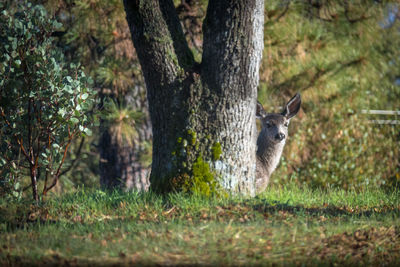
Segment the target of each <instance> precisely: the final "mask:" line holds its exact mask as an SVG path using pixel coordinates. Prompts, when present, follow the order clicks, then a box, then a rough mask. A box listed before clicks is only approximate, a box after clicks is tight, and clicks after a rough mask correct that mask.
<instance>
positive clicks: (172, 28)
mask: <svg viewBox="0 0 400 267" xmlns="http://www.w3.org/2000/svg"><path fill="white" fill-rule="evenodd" d="M124 4H125V10H126V13H127V20H128V24H129V27H130V30H131V34H132V39H133V42H134V45H135V48H136V51H137V54H138V57H139V60H140V63H141V66H142V71H143V74H144V77H145V81H146V86H147V93H148V100H149V111H150V116H151V120H152V126H153V163H152V173H151V177H150V180H151V187H152V188H153V189H154V190H156V191H161V192H165V191H171V190H175V189H178V190H180V189H182V188H183V187H185V186H187V185H188V184H194V185H195V186H200V187H203V186H204V185H205V186H206V187H207V186H209V187H211V185H212V184H213V183H212V181H210V174H212V175H213V176H215V177H217V179H218V182H219V184H220V185H222V187H223V188H225V189H227V190H228V191H229V192H231V193H240V194H246V195H253V194H254V189H255V166H256V160H255V155H256V154H255V152H256V142H255V140H256V126H255V109H256V97H257V91H256V89H257V85H258V70H259V63H260V59H261V55H262V49H263V12H264V2H263V0H241V1H235V3H232V2H231V1H225V0H223V1H220V0H211V1H209V5H208V10H207V16H206V19H205V21H204V24H203V28H204V43H203V59H202V63H201V65H200V64H198V63H196V62H195V61H194V59H193V55H192V53H191V51H190V49H189V48H188V45H187V43H186V41H185V38H184V35H183V32H182V28H181V25H180V22H179V19H178V17H177V14H176V11H175V8H174V5H173V2H172V1H145V0H142V1H140V0H138V1H128V0H125V1H124ZM204 190H207V188H205V189H204Z"/></svg>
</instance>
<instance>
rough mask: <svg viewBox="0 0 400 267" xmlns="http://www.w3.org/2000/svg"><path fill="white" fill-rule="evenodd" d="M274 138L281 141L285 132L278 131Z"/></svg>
mask: <svg viewBox="0 0 400 267" xmlns="http://www.w3.org/2000/svg"><path fill="white" fill-rule="evenodd" d="M275 139H277V140H279V141H282V140H283V139H285V134H283V133H278V134H277V135H275Z"/></svg>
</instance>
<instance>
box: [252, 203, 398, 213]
mask: <svg viewBox="0 0 400 267" xmlns="http://www.w3.org/2000/svg"><path fill="white" fill-rule="evenodd" d="M251 207H252V209H253V210H255V211H257V212H261V213H276V212H287V213H290V214H293V215H308V216H325V217H344V216H351V217H371V216H373V215H379V216H386V215H396V216H400V209H399V208H398V207H397V208H395V207H392V206H379V207H369V208H359V207H356V208H352V207H347V206H343V207H338V206H334V205H327V204H326V205H324V206H323V207H304V206H302V205H290V204H287V203H282V202H278V201H276V202H274V203H272V204H269V203H264V204H254V205H251Z"/></svg>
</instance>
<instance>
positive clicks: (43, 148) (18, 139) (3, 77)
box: [0, 2, 94, 201]
mask: <svg viewBox="0 0 400 267" xmlns="http://www.w3.org/2000/svg"><path fill="white" fill-rule="evenodd" d="M0 12H1V13H0V40H1V41H0V43H1V46H0V119H1V124H0V140H1V141H0V142H1V143H0V177H1V180H0V182H1V189H3V191H5V192H12V191H14V190H17V191H19V186H18V185H19V183H20V181H21V179H22V178H23V177H26V176H29V177H30V178H31V186H32V190H33V197H34V199H35V200H36V201H38V193H37V191H38V189H37V180H38V179H40V178H44V188H43V193H44V194H46V192H47V191H48V190H50V189H51V188H52V187H53V186H54V185H55V184H56V183H57V181H58V178H59V176H60V171H61V167H62V165H63V163H64V161H65V158H66V155H67V152H68V148H69V146H70V144H71V142H72V140H73V139H74V138H75V137H77V136H79V135H82V134H88V135H90V134H91V131H90V129H89V126H90V124H91V122H92V120H91V119H90V117H89V112H90V110H91V108H92V106H93V101H94V98H93V95H94V94H93V92H92V90H90V89H89V88H88V86H87V83H88V82H89V80H88V78H87V77H85V75H84V73H83V72H82V71H81V70H80V69H79V66H75V65H70V66H67V65H66V64H65V63H64V62H65V61H64V59H63V56H62V54H61V53H60V51H59V50H58V49H56V47H55V46H54V45H53V42H52V38H51V35H52V33H53V32H54V31H55V30H56V29H58V28H59V27H60V26H61V25H60V23H58V22H57V21H55V20H53V19H51V18H50V17H49V16H48V15H47V12H46V10H45V9H44V8H43V7H42V6H40V5H36V6H34V5H32V4H30V3H27V2H23V3H22V4H20V5H18V8H17V9H16V10H15V11H12V12H10V11H8V10H7V8H6V6H5V5H3V4H1V3H0ZM50 178H53V182H52V183H51V184H48V181H50Z"/></svg>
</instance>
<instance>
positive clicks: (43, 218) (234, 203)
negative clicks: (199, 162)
mask: <svg viewBox="0 0 400 267" xmlns="http://www.w3.org/2000/svg"><path fill="white" fill-rule="evenodd" d="M399 196H400V193H399V192H398V191H394V192H385V191H382V190H378V189H369V190H366V191H363V192H355V191H343V190H338V189H332V190H325V191H323V190H311V189H309V188H298V187H296V186H295V185H289V186H286V187H273V188H270V189H269V190H268V192H266V193H264V194H263V195H260V196H258V197H256V198H237V197H236V198H234V197H230V198H225V199H216V198H208V199H207V198H203V197H196V196H187V195H183V194H170V195H167V196H164V197H161V196H157V195H155V194H152V193H145V194H138V193H120V192H109V193H105V192H102V191H85V190H79V191H77V192H75V193H70V194H65V195H62V196H59V197H53V198H51V199H48V200H47V201H45V202H44V203H42V204H41V205H40V206H39V207H36V206H34V205H31V203H30V202H28V201H19V202H15V203H6V202H5V201H4V200H0V265H1V266H3V265H5V266H7V265H11V266H15V265H26V264H29V265H43V264H49V265H74V264H75V265H76V264H77V265H93V264H96V265H98V264H99V265H114V264H117V265H129V264H135V263H136V264H144V265H171V264H174V265H175V264H180V265H186V264H190V265H192V264H198V265H204V264H211V265H246V266H247V265H276V264H277V265H286V264H288V265H301V264H307V265H329V264H339V265H343V264H345V265H354V264H355V265H371V266H372V265H376V264H377V263H385V264H388V265H397V264H399V263H400V219H399V215H400V201H399Z"/></svg>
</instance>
